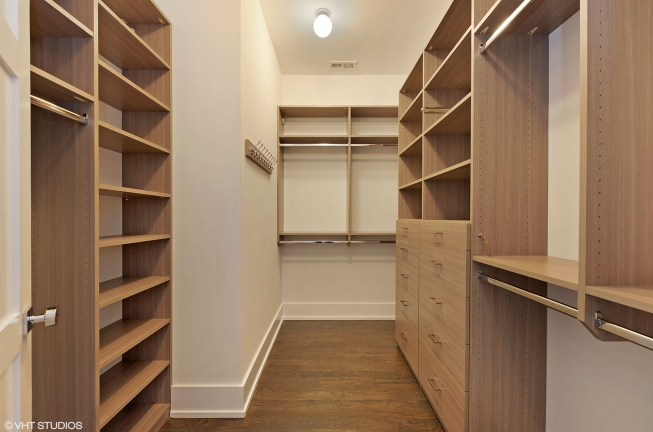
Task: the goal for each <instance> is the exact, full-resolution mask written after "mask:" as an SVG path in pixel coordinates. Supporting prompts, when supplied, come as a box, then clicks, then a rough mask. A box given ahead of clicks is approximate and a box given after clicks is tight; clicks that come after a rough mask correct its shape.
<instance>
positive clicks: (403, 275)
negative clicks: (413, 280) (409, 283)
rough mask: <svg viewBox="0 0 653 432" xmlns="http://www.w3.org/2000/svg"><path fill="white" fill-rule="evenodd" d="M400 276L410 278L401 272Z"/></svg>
mask: <svg viewBox="0 0 653 432" xmlns="http://www.w3.org/2000/svg"><path fill="white" fill-rule="evenodd" d="M399 276H401V277H402V278H404V279H408V278H409V277H408V276H406V274H405V273H399Z"/></svg>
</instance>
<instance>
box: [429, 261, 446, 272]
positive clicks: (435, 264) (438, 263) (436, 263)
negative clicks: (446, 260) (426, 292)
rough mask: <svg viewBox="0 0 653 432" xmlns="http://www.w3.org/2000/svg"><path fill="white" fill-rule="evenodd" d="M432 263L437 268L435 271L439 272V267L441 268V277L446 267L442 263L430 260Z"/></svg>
mask: <svg viewBox="0 0 653 432" xmlns="http://www.w3.org/2000/svg"><path fill="white" fill-rule="evenodd" d="M429 262H430V263H433V265H434V266H435V269H436V270H437V268H438V267H440V275H442V272H443V271H444V266H443V265H442V263H441V262H437V261H436V260H429Z"/></svg>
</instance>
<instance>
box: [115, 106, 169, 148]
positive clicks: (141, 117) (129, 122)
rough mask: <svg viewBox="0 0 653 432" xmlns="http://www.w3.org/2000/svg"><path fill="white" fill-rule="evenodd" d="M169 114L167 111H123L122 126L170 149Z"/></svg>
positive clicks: (125, 129)
mask: <svg viewBox="0 0 653 432" xmlns="http://www.w3.org/2000/svg"><path fill="white" fill-rule="evenodd" d="M170 122H171V115H170V113H167V112H123V114H122V128H123V130H124V131H125V132H128V133H131V134H134V135H136V136H138V137H141V138H143V139H144V140H147V141H150V142H153V143H155V144H156V145H159V146H161V147H163V148H165V149H168V150H170V149H171V142H172V126H171V124H170Z"/></svg>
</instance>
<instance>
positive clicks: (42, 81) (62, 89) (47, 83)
mask: <svg viewBox="0 0 653 432" xmlns="http://www.w3.org/2000/svg"><path fill="white" fill-rule="evenodd" d="M30 80H31V81H30V85H31V94H32V95H33V96H37V97H40V98H43V99H45V100H47V101H50V102H93V101H94V99H95V98H94V97H93V95H91V94H89V93H86V92H85V91H83V90H80V89H78V88H77V87H75V86H73V85H70V84H68V83H67V82H65V81H64V80H62V79H59V78H57V77H56V76H54V75H52V74H49V73H47V72H46V71H44V70H42V69H39V68H37V67H36V66H30Z"/></svg>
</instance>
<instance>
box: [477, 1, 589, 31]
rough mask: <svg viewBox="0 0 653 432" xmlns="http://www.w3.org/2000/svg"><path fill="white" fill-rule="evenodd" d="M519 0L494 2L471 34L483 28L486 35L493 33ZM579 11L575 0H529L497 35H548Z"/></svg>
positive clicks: (517, 4)
mask: <svg viewBox="0 0 653 432" xmlns="http://www.w3.org/2000/svg"><path fill="white" fill-rule="evenodd" d="M523 1H524V0H497V1H496V2H495V3H494V6H492V8H491V9H490V10H489V12H488V13H487V14H485V16H484V17H483V19H482V20H481V22H480V23H479V24H478V25H477V26H476V28H475V29H474V34H479V33H480V32H482V31H483V30H485V29H486V28H487V30H486V32H485V34H486V35H488V36H491V35H492V34H494V33H495V32H496V31H497V29H498V28H499V27H500V26H501V24H503V23H504V21H505V20H506V19H507V18H508V17H509V16H510V15H511V14H512V13H513V12H514V11H515V10H516V9H517V8H518V7H519V5H520V4H522V3H523ZM579 10H580V1H579V0H533V2H532V3H531V4H529V5H528V6H526V8H525V9H524V10H523V11H522V12H521V13H520V14H519V15H518V16H517V17H516V18H515V19H514V20H513V21H512V22H511V23H510V24H509V25H508V26H507V27H506V28H505V29H504V30H503V31H502V32H501V34H502V35H509V34H527V33H529V32H530V31H531V30H533V29H535V28H537V29H536V30H535V32H534V34H549V33H551V32H552V31H553V30H555V29H556V28H558V26H560V24H562V23H563V22H565V21H567V20H568V19H569V18H570V17H571V16H572V15H574V14H575V13H576V12H578V11H579Z"/></svg>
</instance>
